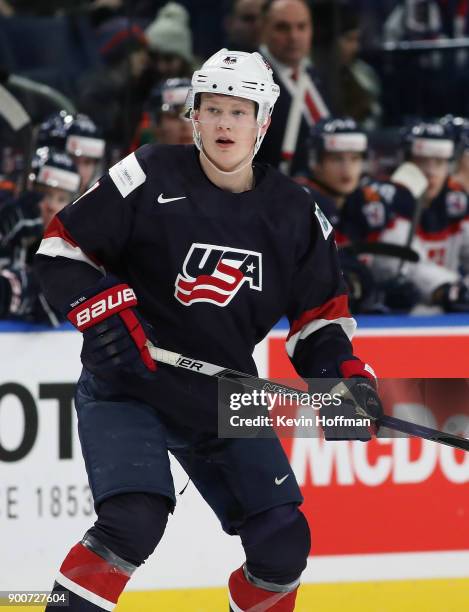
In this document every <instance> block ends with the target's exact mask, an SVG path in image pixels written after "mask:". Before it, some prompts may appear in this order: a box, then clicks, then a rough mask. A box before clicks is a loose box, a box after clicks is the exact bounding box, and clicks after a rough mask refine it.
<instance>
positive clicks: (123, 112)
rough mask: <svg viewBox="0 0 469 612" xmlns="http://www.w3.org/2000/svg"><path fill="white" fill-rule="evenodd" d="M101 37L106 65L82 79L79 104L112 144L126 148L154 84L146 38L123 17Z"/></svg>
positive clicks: (109, 24) (103, 32) (139, 29)
mask: <svg viewBox="0 0 469 612" xmlns="http://www.w3.org/2000/svg"><path fill="white" fill-rule="evenodd" d="M100 36H101V39H102V42H101V46H100V53H101V56H102V58H103V60H104V63H105V65H104V66H102V67H99V68H97V69H96V70H95V71H94V72H92V73H90V74H89V75H87V76H85V77H84V78H83V79H82V82H81V87H80V92H81V94H80V96H79V99H78V101H77V106H78V109H79V111H80V112H83V113H85V114H87V115H89V116H90V117H91V118H92V120H93V121H94V122H95V123H96V124H98V125H99V126H101V128H102V130H103V132H104V138H105V140H106V141H109V142H110V143H111V146H114V147H116V146H118V147H119V148H120V149H121V151H123V150H126V149H128V147H129V146H130V141H131V138H132V135H133V134H134V133H135V129H136V126H137V124H138V121H139V118H140V115H141V112H142V107H143V103H144V101H145V99H146V98H147V96H148V94H149V92H150V90H151V86H152V79H151V74H150V73H149V57H148V51H147V40H146V38H145V35H144V33H143V31H142V30H141V28H140V27H139V26H137V25H135V24H130V23H129V22H128V20H127V19H123V18H118V19H115V20H112V21H110V22H108V23H106V24H104V26H103V27H102V28H101V29H100Z"/></svg>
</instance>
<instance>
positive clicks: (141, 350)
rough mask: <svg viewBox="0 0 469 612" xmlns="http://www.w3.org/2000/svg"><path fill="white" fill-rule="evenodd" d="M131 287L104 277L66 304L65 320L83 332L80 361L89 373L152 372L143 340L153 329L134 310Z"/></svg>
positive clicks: (154, 364) (151, 362) (105, 376)
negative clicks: (67, 305)
mask: <svg viewBox="0 0 469 612" xmlns="http://www.w3.org/2000/svg"><path fill="white" fill-rule="evenodd" d="M135 306H137V298H136V296H135V293H134V291H133V289H131V288H130V287H129V286H128V285H126V284H125V283H121V282H120V281H119V280H118V279H117V278H115V277H112V276H105V277H104V278H103V279H102V280H101V281H100V282H99V283H97V284H96V285H94V286H93V287H89V288H88V289H87V290H85V291H83V292H82V293H81V294H80V295H79V296H77V297H76V298H75V299H74V300H72V302H71V303H70V304H69V307H68V312H67V314H66V316H67V318H68V319H69V321H71V322H72V324H73V325H74V326H75V327H76V328H77V329H78V330H79V331H81V332H83V348H82V351H81V361H82V363H83V365H84V366H85V367H86V368H87V369H88V370H89V371H90V372H92V373H93V374H96V375H97V376H101V377H104V378H109V377H110V376H111V377H116V376H117V377H118V375H119V372H122V371H124V370H125V371H129V370H130V371H134V372H135V373H136V374H145V373H147V374H148V373H150V372H155V371H156V363H155V361H154V360H153V359H152V357H151V355H150V352H149V350H148V347H147V345H146V341H147V339H148V338H150V339H151V340H152V341H153V342H154V339H153V337H152V336H153V329H152V328H151V326H150V325H149V324H148V323H146V321H144V320H143V318H142V317H141V316H140V314H139V313H138V312H137V310H136V309H135Z"/></svg>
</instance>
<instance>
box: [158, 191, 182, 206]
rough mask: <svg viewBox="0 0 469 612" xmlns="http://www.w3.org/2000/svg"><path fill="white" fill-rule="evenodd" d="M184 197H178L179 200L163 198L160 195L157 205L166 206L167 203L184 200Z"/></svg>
mask: <svg viewBox="0 0 469 612" xmlns="http://www.w3.org/2000/svg"><path fill="white" fill-rule="evenodd" d="M185 199H186V196H179V198H165V197H164V196H163V194H162V193H160V195H159V196H158V204H167V203H168V202H175V201H176V200H185Z"/></svg>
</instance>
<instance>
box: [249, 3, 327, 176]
mask: <svg viewBox="0 0 469 612" xmlns="http://www.w3.org/2000/svg"><path fill="white" fill-rule="evenodd" d="M264 20H265V21H264V27H263V45H261V48H260V50H261V53H262V54H263V55H264V57H265V58H266V59H267V60H268V62H269V63H270V64H271V65H272V68H273V71H274V80H275V82H276V83H278V84H279V85H280V97H279V99H278V101H277V104H276V106H275V111H274V112H275V120H274V121H273V122H272V127H271V129H270V130H269V131H268V132H267V135H266V137H265V140H264V143H263V145H262V147H261V149H260V151H259V155H258V157H259V159H261V160H262V161H265V162H268V163H270V164H272V165H273V166H276V167H279V168H280V169H281V170H282V171H283V172H285V173H287V174H295V173H298V172H301V171H306V168H307V146H306V141H307V138H308V133H309V130H310V128H311V126H312V125H314V124H315V123H316V122H317V121H319V120H320V119H321V118H322V117H327V116H328V115H329V111H328V108H327V105H326V104H325V102H324V99H323V97H322V94H321V93H320V91H319V89H318V83H317V77H316V72H315V70H314V68H313V67H312V65H311V60H310V57H309V56H310V52H311V42H312V36H313V24H312V16H311V11H310V9H309V5H308V3H307V2H306V1H304V0H269V1H268V2H267V3H266V5H265V8H264Z"/></svg>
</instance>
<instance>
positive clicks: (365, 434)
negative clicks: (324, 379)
mask: <svg viewBox="0 0 469 612" xmlns="http://www.w3.org/2000/svg"><path fill="white" fill-rule="evenodd" d="M341 370H342V373H343V374H344V376H346V378H344V379H343V380H341V381H340V382H339V383H338V384H336V385H335V386H334V388H333V389H332V390H331V394H336V393H337V394H339V395H340V397H341V403H340V405H339V406H335V405H330V406H322V407H321V409H320V417H323V418H321V425H322V428H323V431H324V438H325V439H326V440H361V441H362V442H368V441H369V440H371V438H372V436H374V435H376V434H377V433H378V429H379V421H380V419H381V417H382V416H383V406H382V403H381V400H380V398H379V395H378V393H377V391H376V383H375V378H374V376H373V377H371V376H370V375H369V372H368V370H367V369H366V365H365V364H364V363H363V362H361V361H360V360H358V359H356V360H350V361H346V362H344V363H342V366H341ZM360 370H362V372H360Z"/></svg>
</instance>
